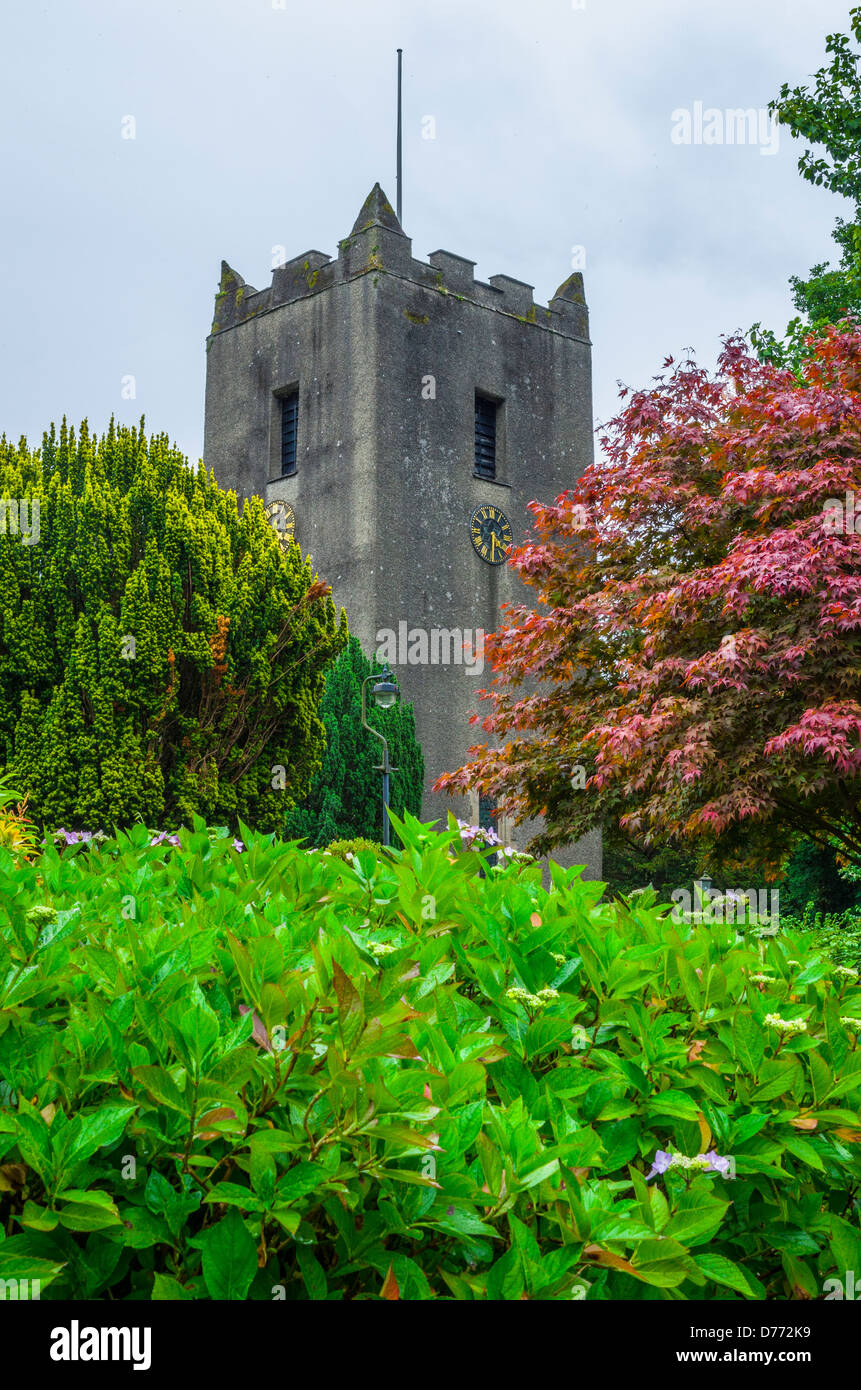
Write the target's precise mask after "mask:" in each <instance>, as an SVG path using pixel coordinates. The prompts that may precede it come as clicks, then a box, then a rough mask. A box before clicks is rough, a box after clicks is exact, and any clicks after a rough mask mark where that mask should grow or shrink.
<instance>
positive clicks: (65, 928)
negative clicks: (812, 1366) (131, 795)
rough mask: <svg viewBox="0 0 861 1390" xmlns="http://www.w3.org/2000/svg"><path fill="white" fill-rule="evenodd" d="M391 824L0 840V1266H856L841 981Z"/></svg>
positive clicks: (410, 1273) (803, 1271) (381, 1280)
mask: <svg viewBox="0 0 861 1390" xmlns="http://www.w3.org/2000/svg"><path fill="white" fill-rule="evenodd" d="M397 829H398V833H399V836H400V838H401V840H402V844H403V848H401V849H400V850H395V851H392V852H390V853H388V854H383V853H382V852H380V851H376V850H373V849H361V850H359V851H357V852H356V853H355V854H354V855H353V858H352V859H351V860H349V861H347V860H343V859H340V858H338V857H337V856H336V855H330V854H326V853H324V852H317V851H312V852H308V851H307V850H304V849H302V848H301V847H297V846H296V845H289V844H284V843H283V842H279V841H277V840H275V839H274V838H272V837H269V836H266V835H261V834H257V833H254V832H252V831H250V830H247V829H245V828H244V827H243V830H242V840H243V843H244V846H245V848H244V852H242V853H238V852H237V850H236V848H235V846H234V844H233V842H232V836H231V835H230V834H211V833H209V832H208V831H207V828H206V826H205V825H204V824H203V823H202V822H200V821H198V822H195V824H194V826H193V828H192V829H191V830H183V831H180V832H179V833H178V839H179V841H180V843H179V846H178V847H172V846H166V845H165V844H164V843H161V844H153V843H151V841H152V839H153V836H152V833H151V832H150V831H149V830H147V829H146V828H145V827H143V826H135V827H132V828H131V829H130V830H129V831H128V832H124V833H123V834H121V835H120V836H119V837H118V838H115V839H114V838H110V839H106V840H104V841H95V842H90V843H89V844H87V845H86V846H72V847H70V848H68V849H64V850H63V851H62V852H60V850H59V849H58V848H57V847H55V846H52V845H49V846H47V847H46V849H45V851H44V853H43V854H42V855H41V856H40V857H39V858H38V859H37V860H36V861H35V862H32V863H29V862H26V861H23V860H21V859H15V858H14V857H13V856H12V855H11V854H10V853H8V852H4V851H0V1278H13V1277H14V1278H29V1279H38V1280H39V1281H40V1284H41V1289H42V1294H41V1296H42V1298H45V1299H51V1298H76V1299H106V1298H110V1299H113V1300H124V1299H136V1300H139V1299H159V1300H166V1299H167V1300H187V1299H229V1300H238V1299H254V1300H269V1299H282V1298H283V1299H286V1300H290V1301H295V1300H299V1301H302V1300H308V1299H314V1300H331V1301H338V1300H343V1299H356V1298H371V1299H378V1298H383V1299H397V1298H401V1299H407V1300H412V1299H430V1298H443V1299H454V1300H458V1301H471V1300H478V1301H483V1300H486V1299H492V1300H518V1299H522V1298H527V1299H543V1300H547V1299H549V1300H567V1299H572V1298H575V1299H583V1298H584V1299H586V1300H596V1299H601V1300H607V1299H628V1298H634V1299H637V1298H639V1299H665V1298H669V1299H679V1298H682V1299H702V1298H706V1299H721V1300H723V1299H730V1300H736V1299H754V1300H758V1299H766V1298H769V1299H786V1298H816V1297H820V1296H822V1289H823V1285H824V1281H825V1279H827V1278H833V1277H837V1278H841V1279H842V1278H843V1277H844V1276H845V1274H846V1272H847V1271H848V1270H850V1269H853V1270H855V1271H857V1270H858V1269H861V1239H859V1206H858V1197H857V1193H858V1190H859V1187H861V1115H859V1106H861V1050H859V1046H858V1041H859V1034H858V1030H857V1026H856V1025H857V1021H858V1019H859V1018H861V989H859V985H858V981H857V979H856V978H853V977H851V976H850V975H849V974H846V973H840V972H839V971H837V970H836V969H835V968H834V966H833V965H832V963H831V961H830V960H829V959H828V958H827V957H825V956H823V955H822V954H821V953H820V952H817V951H813V950H811V949H810V945H809V943H810V936H809V934H804V933H800V934H798V935H797V936H794V937H792V936H790V937H785V936H784V934H783V933H780V934H779V935H778V936H777V937H774V938H769V939H767V940H757V939H755V938H753V937H751V936H750V935H749V934H748V935H747V936H744V935H743V934H741V933H739V932H737V931H736V930H735V929H734V928H733V927H731V926H728V925H723V924H712V925H710V926H709V925H705V924H703V923H701V922H700V923H698V922H674V921H673V920H672V917H671V913H670V908H669V905H661V904H660V903H658V902H657V901H656V900H655V898H654V894H651V893H650V892H645V893H640V894H638V895H637V896H636V897H635V898H634V899H633V900H632V902H630V903H628V902H625V901H617V902H614V903H611V904H602V903H600V902H599V899H600V896H601V892H602V886H601V885H600V884H595V883H587V882H584V881H583V880H582V878H581V876H580V871H579V870H577V869H568V870H563V869H560V868H559V867H558V866H555V865H553V866H551V871H550V872H551V877H552V886H551V888H550V890H549V891H548V890H545V889H544V887H543V886H542V870H541V865H540V864H537V863H536V864H523V863H518V864H513V865H510V866H507V867H505V868H502V869H499V870H497V871H494V872H491V873H483V872H482V868H483V864H484V863H485V861H486V859H487V857H488V856H489V851H485V852H484V853H482V852H477V851H472V852H470V853H467V854H464V853H461V852H459V851H460V848H461V845H460V841H461V836H460V830H459V827H457V826H456V825H455V826H454V827H453V828H451V829H450V830H449V831H448V832H447V833H442V834H439V833H434V832H432V831H431V830H430V828H429V827H427V826H422V825H420V824H419V823H418V822H416V821H414V820H412V819H409V818H408V819H407V820H406V821H405V822H403V823H401V822H398V826H397ZM754 977H758V978H754ZM774 1017H776V1018H779V1019H781V1020H784V1021H786V1022H788V1023H791V1024H792V1025H793V1027H792V1029H791V1030H790V1031H788V1030H786V1029H781V1028H778V1027H776V1026H774V1024H773V1018H774Z"/></svg>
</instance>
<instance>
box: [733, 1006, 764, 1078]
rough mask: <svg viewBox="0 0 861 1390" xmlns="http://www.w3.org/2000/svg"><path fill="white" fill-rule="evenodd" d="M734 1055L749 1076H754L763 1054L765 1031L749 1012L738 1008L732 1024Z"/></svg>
mask: <svg viewBox="0 0 861 1390" xmlns="http://www.w3.org/2000/svg"><path fill="white" fill-rule="evenodd" d="M732 1037H733V1046H734V1048H735V1055H736V1057H737V1059H738V1061H739V1063H740V1064H741V1066H742V1067H743V1068H744V1070H745V1071H746V1072H747V1073H748V1074H749V1075H750V1076H751V1077H754V1076H756V1074H757V1072H758V1071H759V1068H760V1065H761V1063H762V1059H763V1057H764V1056H765V1032H764V1030H763V1029H762V1028H761V1027H760V1025H759V1024H758V1023H757V1021H756V1019H755V1018H754V1017H753V1015H752V1014H751V1013H748V1012H747V1011H746V1010H745V1009H744V1008H741V1009H739V1011H738V1013H737V1014H736V1016H735V1021H734V1022H733V1026H732Z"/></svg>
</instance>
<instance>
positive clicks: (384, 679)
mask: <svg viewBox="0 0 861 1390" xmlns="http://www.w3.org/2000/svg"><path fill="white" fill-rule="evenodd" d="M371 681H376V682H377V683H376V685H375V686H374V688H373V690H372V691H371V694H372V695H373V697H374V704H375V705H376V706H377V708H378V709H391V707H392V705H393V704H394V703H395V701H396V700H397V698H398V696H399V695H400V691H399V689H398V687H397V685H396V683H395V680H394V677H393V675H392V673H391V671H390V670H389V668H388V666H384V667H383V669H382V671H381V672H380V674H379V676H366V677H365V679H364V680H363V681H362V725H363V726H364V728H366V729H367V731H368V733H369V734H373V736H374V738H378V739H379V740H380V743H381V744H382V745H383V761H382V762H381V763H377V765H376V767H375V768H374V771H375V772H382V774H383V844H384V845H387V846H388V845H390V844H391V827H390V825H389V774H390V773H391V772H397V770H398V769H397V768H396V767H392V765H391V763H390V762H389V745H388V742H387V741H386V739H385V738H384V737H383V735H382V734H381V733H380V732H379V730H378V729H372V728H371V726H370V724H369V723H368V706H367V699H366V694H365V692H366V689H367V686H368V685H369V683H370V682H371Z"/></svg>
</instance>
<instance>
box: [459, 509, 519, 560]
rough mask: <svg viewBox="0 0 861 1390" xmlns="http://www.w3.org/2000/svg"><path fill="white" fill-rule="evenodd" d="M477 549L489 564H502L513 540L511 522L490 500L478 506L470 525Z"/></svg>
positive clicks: (473, 542)
mask: <svg viewBox="0 0 861 1390" xmlns="http://www.w3.org/2000/svg"><path fill="white" fill-rule="evenodd" d="M469 529H470V532H471V534H472V544H473V546H474V548H475V551H476V553H477V554H478V555H480V557H481V559H482V560H485V561H486V562H487V564H488V565H501V564H503V563H504V562H505V559H506V557H507V551H508V547H509V546H510V545H511V542H512V535H511V522H510V521H509V520H508V517H507V516H506V515H505V513H504V512H501V511H500V510H499V508H498V507H494V506H491V504H490V503H489V502H488V503H487V504H486V505H485V506H483V507H476V509H475V511H474V512H473V514H472V520H471V521H470V526H469Z"/></svg>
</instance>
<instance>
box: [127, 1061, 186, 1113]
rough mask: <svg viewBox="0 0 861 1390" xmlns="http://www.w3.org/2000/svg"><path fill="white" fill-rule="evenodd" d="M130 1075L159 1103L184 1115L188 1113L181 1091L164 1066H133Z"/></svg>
mask: <svg viewBox="0 0 861 1390" xmlns="http://www.w3.org/2000/svg"><path fill="white" fill-rule="evenodd" d="M132 1076H133V1077H134V1078H135V1080H136V1081H139V1082H140V1084H141V1085H142V1086H143V1088H144V1090H145V1091H147V1092H148V1093H149V1094H150V1095H151V1096H152V1098H153V1100H156V1101H158V1102H159V1104H161V1105H166V1106H168V1108H169V1109H171V1110H178V1111H180V1113H181V1114H184V1115H187V1114H188V1113H189V1107H188V1105H187V1103H186V1100H185V1097H184V1096H183V1093H182V1091H181V1090H180V1089H179V1087H178V1086H177V1084H176V1082H175V1081H174V1079H173V1077H172V1076H171V1074H170V1072H169V1071H167V1070H166V1068H164V1067H151V1066H145V1067H133V1068H132Z"/></svg>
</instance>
